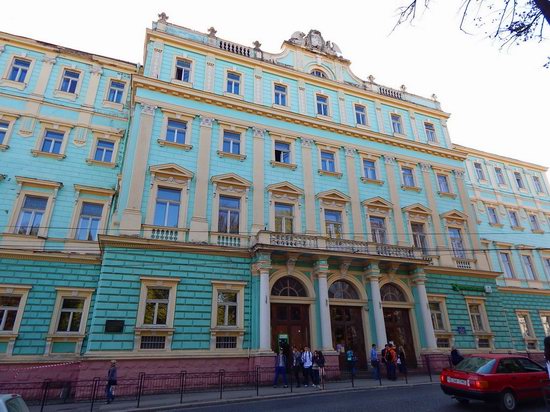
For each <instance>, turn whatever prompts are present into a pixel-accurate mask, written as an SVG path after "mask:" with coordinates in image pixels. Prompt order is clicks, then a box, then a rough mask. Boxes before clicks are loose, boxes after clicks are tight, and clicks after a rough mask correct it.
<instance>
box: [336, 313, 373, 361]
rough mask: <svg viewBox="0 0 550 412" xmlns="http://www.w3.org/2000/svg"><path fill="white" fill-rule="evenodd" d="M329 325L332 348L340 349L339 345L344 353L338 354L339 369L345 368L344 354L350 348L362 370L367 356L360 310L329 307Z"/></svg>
mask: <svg viewBox="0 0 550 412" xmlns="http://www.w3.org/2000/svg"><path fill="white" fill-rule="evenodd" d="M330 323H331V327H332V343H333V345H334V348H335V349H336V348H340V347H341V346H340V345H343V347H344V352H343V353H342V352H340V353H341V354H340V367H341V368H343V367H345V357H346V355H345V352H346V351H348V350H349V349H350V348H351V349H353V351H354V352H355V355H356V356H357V366H358V367H359V368H364V367H365V366H366V364H367V356H366V351H365V335H364V334H363V318H362V315H361V308H360V307H354V306H333V305H331V306H330Z"/></svg>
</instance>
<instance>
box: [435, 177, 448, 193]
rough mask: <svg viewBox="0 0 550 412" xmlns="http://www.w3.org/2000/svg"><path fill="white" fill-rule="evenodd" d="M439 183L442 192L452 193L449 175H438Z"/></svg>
mask: <svg viewBox="0 0 550 412" xmlns="http://www.w3.org/2000/svg"><path fill="white" fill-rule="evenodd" d="M437 185H438V186H439V191H440V192H441V193H451V189H450V187H449V178H448V177H447V175H437Z"/></svg>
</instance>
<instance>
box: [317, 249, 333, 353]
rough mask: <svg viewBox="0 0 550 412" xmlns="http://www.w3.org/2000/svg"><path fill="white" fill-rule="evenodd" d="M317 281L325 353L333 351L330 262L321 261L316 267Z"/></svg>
mask: <svg viewBox="0 0 550 412" xmlns="http://www.w3.org/2000/svg"><path fill="white" fill-rule="evenodd" d="M314 271H315V274H316V276H317V281H318V282H319V294H318V296H317V298H318V300H319V318H320V321H321V325H320V326H321V347H322V350H323V351H333V350H334V348H333V347H332V326H331V324H330V306H329V301H328V283H327V276H328V261H327V260H326V259H319V260H317V262H315V267H314Z"/></svg>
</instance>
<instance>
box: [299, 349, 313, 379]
mask: <svg viewBox="0 0 550 412" xmlns="http://www.w3.org/2000/svg"><path fill="white" fill-rule="evenodd" d="M302 364H303V365H304V387H306V388H307V387H308V385H309V380H310V379H311V377H312V376H311V368H312V366H313V354H312V353H311V351H310V350H309V348H308V347H307V346H306V347H305V348H304V352H303V353H302Z"/></svg>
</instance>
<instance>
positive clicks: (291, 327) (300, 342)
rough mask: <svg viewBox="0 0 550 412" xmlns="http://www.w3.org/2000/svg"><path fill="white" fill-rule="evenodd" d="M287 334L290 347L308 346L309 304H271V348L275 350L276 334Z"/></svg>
mask: <svg viewBox="0 0 550 412" xmlns="http://www.w3.org/2000/svg"><path fill="white" fill-rule="evenodd" d="M281 333H282V334H286V335H288V340H289V345H290V348H292V347H293V346H296V347H297V348H299V349H302V348H303V347H304V346H310V339H309V338H310V336H309V305H297V304H289V303H272V304H271V348H272V349H273V350H274V351H275V350H277V336H278V335H279V334H281Z"/></svg>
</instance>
